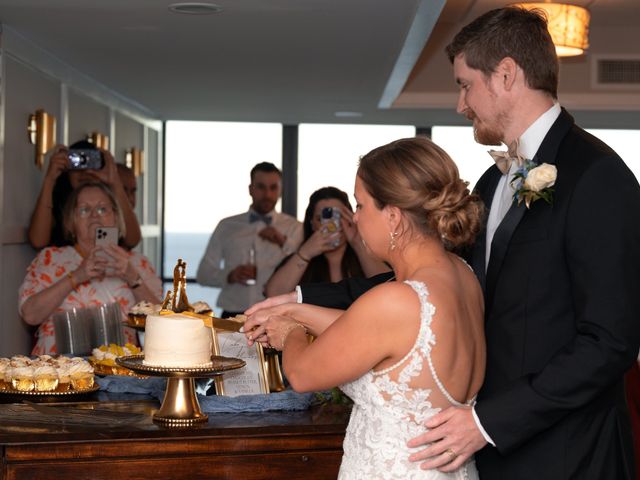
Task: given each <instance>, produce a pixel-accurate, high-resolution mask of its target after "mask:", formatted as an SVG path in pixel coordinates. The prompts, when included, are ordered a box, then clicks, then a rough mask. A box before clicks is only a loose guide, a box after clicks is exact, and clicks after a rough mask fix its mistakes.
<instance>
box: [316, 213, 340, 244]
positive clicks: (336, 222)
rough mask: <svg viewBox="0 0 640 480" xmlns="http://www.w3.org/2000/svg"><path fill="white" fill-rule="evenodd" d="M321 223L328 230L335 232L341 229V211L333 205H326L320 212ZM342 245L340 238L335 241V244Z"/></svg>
mask: <svg viewBox="0 0 640 480" xmlns="http://www.w3.org/2000/svg"><path fill="white" fill-rule="evenodd" d="M320 223H321V224H322V228H323V229H325V230H326V231H327V232H329V233H330V234H331V233H334V232H337V231H339V230H340V211H339V210H338V209H336V208H333V207H324V208H323V209H322V211H321V212H320ZM338 245H340V239H339V238H337V239H336V240H335V241H334V242H333V246H334V247H337V246H338Z"/></svg>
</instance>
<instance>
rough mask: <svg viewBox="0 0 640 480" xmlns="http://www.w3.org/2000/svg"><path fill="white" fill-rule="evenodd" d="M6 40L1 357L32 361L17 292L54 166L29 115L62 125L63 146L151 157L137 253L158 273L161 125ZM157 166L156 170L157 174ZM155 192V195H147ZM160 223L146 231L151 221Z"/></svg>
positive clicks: (0, 79) (2, 68) (0, 69)
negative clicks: (92, 140)
mask: <svg viewBox="0 0 640 480" xmlns="http://www.w3.org/2000/svg"><path fill="white" fill-rule="evenodd" d="M6 36H7V34H6V33H2V38H1V40H2V42H1V44H2V45H3V48H2V50H1V51H0V59H1V65H0V85H2V89H1V90H0V96H1V98H0V179H1V180H0V188H1V189H2V192H1V196H0V198H1V201H2V203H1V205H0V219H1V225H2V230H1V231H2V235H1V240H2V242H1V244H0V301H1V302H2V303H1V304H2V306H3V313H2V315H0V356H9V355H13V354H17V353H23V354H28V353H29V352H30V349H31V344H32V333H33V332H32V331H31V329H30V328H29V327H27V326H26V325H25V324H24V323H23V322H22V320H21V318H20V316H19V314H18V302H17V298H18V297H17V295H18V288H19V286H20V284H21V283H22V280H23V278H24V274H25V270H26V268H27V266H28V265H29V263H30V262H31V260H32V259H33V258H34V256H35V254H36V252H35V250H33V249H32V248H31V246H30V245H29V244H28V243H27V239H26V230H27V228H28V225H29V220H30V216H31V212H32V210H33V207H34V205H35V201H36V198H37V196H38V193H39V191H40V185H41V183H42V179H43V177H44V172H45V171H46V167H47V164H48V159H47V160H45V166H44V168H43V170H42V171H41V170H39V169H38V168H37V167H36V166H35V164H34V153H35V149H34V146H33V145H31V144H30V143H29V141H28V138H27V132H26V126H27V120H28V117H29V114H31V113H33V112H35V111H36V110H37V109H38V108H43V109H44V110H45V111H47V112H48V113H49V114H51V115H53V116H55V117H56V119H57V141H59V142H63V143H70V142H74V141H77V140H80V139H83V138H85V137H86V135H88V134H90V133H91V132H94V131H97V132H100V133H104V134H106V135H109V137H110V150H111V151H112V153H114V157H115V158H116V161H118V162H121V163H123V162H124V152H125V149H127V148H130V147H133V146H135V147H137V148H140V149H142V150H143V151H144V156H145V163H146V168H145V173H144V174H143V175H142V176H141V177H139V178H138V188H139V189H140V190H141V194H140V196H139V198H138V207H137V209H136V210H137V214H138V217H139V219H140V221H141V223H143V225H142V227H143V235H144V236H145V238H144V239H143V241H142V242H141V245H140V246H139V247H138V249H139V250H141V251H142V252H143V253H145V254H146V255H147V256H148V257H149V258H150V260H151V261H152V262H153V263H154V264H155V265H156V266H159V252H160V236H159V232H160V228H159V225H158V223H159V219H160V211H161V202H159V200H158V192H159V191H160V188H159V185H161V184H160V183H159V182H160V181H161V173H162V162H161V158H160V156H161V148H160V146H161V139H162V123H161V122H160V121H159V120H157V119H155V118H153V116H152V115H150V114H149V113H148V112H141V111H140V109H139V108H138V107H137V106H134V105H133V103H131V105H128V104H127V101H126V99H123V98H122V97H121V96H119V95H115V94H112V93H111V92H108V91H105V89H104V87H103V86H102V85H101V84H100V83H99V82H96V81H93V80H91V79H88V78H87V77H86V76H83V75H81V74H79V72H75V71H73V70H71V69H70V68H69V67H68V66H66V65H65V64H63V63H62V62H59V61H58V60H57V59H55V58H53V57H51V56H49V55H48V54H46V52H44V51H42V50H40V49H39V48H38V47H37V46H34V45H30V44H26V43H25V41H24V40H23V39H20V38H6ZM150 165H152V167H150ZM147 192H148V193H147ZM149 221H151V222H153V223H147V224H144V222H149Z"/></svg>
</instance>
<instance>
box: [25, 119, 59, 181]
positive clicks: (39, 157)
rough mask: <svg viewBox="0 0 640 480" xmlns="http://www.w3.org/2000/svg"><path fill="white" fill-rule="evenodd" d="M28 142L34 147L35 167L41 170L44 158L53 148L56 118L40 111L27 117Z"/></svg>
mask: <svg viewBox="0 0 640 480" xmlns="http://www.w3.org/2000/svg"><path fill="white" fill-rule="evenodd" d="M27 132H28V133H29V142H30V143H31V144H32V145H35V146H36V166H37V167H38V168H39V169H40V170H42V166H43V165H44V156H45V155H46V153H47V152H48V151H49V150H50V149H51V148H52V147H53V145H54V139H55V137H56V117H54V116H53V115H49V114H48V113H47V112H45V111H44V110H42V109H38V110H36V113H32V114H31V115H29V123H28V124H27Z"/></svg>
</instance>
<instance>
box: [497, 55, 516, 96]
mask: <svg viewBox="0 0 640 480" xmlns="http://www.w3.org/2000/svg"><path fill="white" fill-rule="evenodd" d="M495 73H496V74H497V75H498V78H499V79H500V82H501V84H502V88H504V89H505V90H507V91H509V90H511V88H513V85H514V83H515V81H516V76H517V75H518V74H520V75H522V70H521V69H519V68H518V64H517V63H516V61H515V60H514V59H513V58H511V57H504V58H503V59H502V60H500V62H499V63H498V65H497V66H496V71H495Z"/></svg>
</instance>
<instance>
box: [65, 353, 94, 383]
mask: <svg viewBox="0 0 640 480" xmlns="http://www.w3.org/2000/svg"><path fill="white" fill-rule="evenodd" d="M80 360H81V361H80V362H72V363H71V365H70V366H69V376H70V377H71V388H73V389H74V390H87V389H89V388H91V387H93V367H92V366H91V365H90V364H89V362H86V361H85V360H82V359H80Z"/></svg>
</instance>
